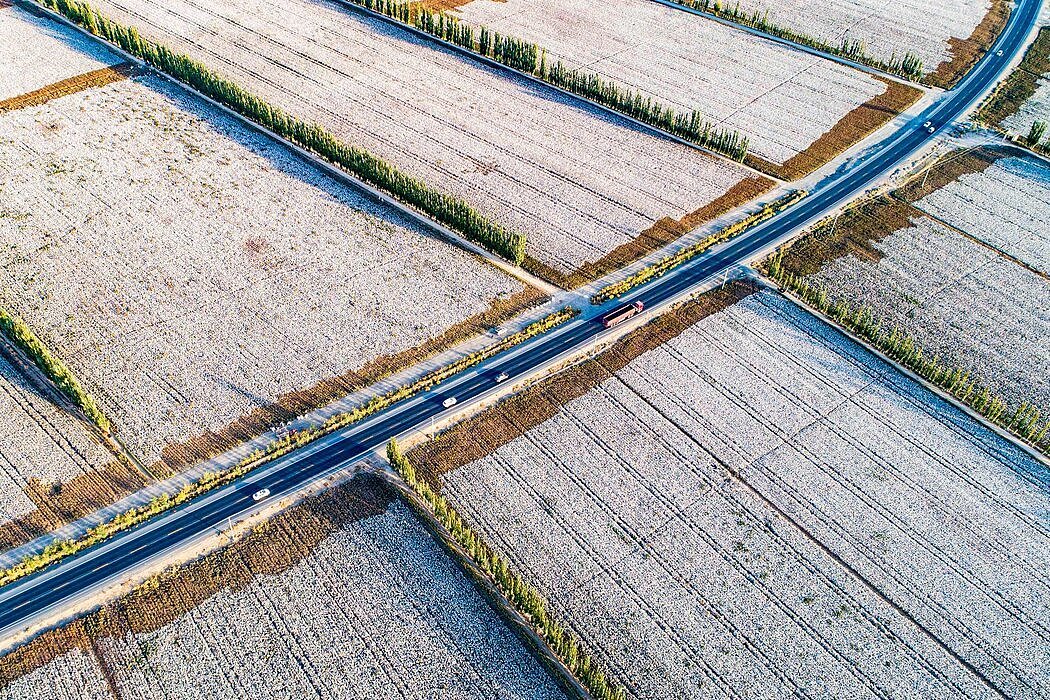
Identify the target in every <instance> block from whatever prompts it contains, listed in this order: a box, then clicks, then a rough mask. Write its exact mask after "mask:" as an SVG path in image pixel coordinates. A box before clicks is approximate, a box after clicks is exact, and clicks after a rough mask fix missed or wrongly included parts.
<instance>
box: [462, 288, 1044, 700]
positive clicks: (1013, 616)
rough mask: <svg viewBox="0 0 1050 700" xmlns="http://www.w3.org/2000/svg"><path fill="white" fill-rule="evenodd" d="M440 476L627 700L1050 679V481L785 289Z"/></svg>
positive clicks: (695, 330)
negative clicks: (794, 301)
mask: <svg viewBox="0 0 1050 700" xmlns="http://www.w3.org/2000/svg"><path fill="white" fill-rule="evenodd" d="M585 374H586V373H585ZM567 381H568V380H567ZM551 386H552V387H553V384H552V385H551ZM556 394H557V391H555V390H554V389H553V388H552V389H550V390H544V389H542V388H541V389H537V390H536V391H535V392H534V393H533V394H530V396H532V397H533V398H530V399H528V400H526V401H525V402H524V403H518V404H515V408H514V414H513V416H512V417H511V418H510V419H509V420H510V423H509V424H507V425H508V426H511V425H513V424H515V422H520V421H525V425H532V423H531V421H530V419H529V418H528V416H529V415H530V411H531V410H536V411H541V412H542V413H543V414H544V415H548V414H547V411H548V405H547V402H549V401H550V400H551V398H552V397H553V396H554V395H556ZM530 401H532V402H533V403H530ZM530 406H532V407H533V408H532V409H530V408H529V407H530ZM494 410H495V411H499V410H501V409H499V408H497V409H494ZM465 435H466V434H465ZM473 435H474V438H473V440H474V441H476V442H477V443H479V448H480V449H483V448H484V445H485V444H486V443H487V441H488V440H489V439H490V438H489V436H488V435H486V434H483V433H478V432H476V431H475V432H474V433H473ZM505 439H506V435H503V436H502V437H500V438H499V441H500V442H503V440H505ZM457 440H458V438H457V439H456V440H453V443H454V444H458V443H457ZM468 442H469V440H468ZM442 483H443V485H444V487H445V489H446V493H447V494H448V495H449V496H450V497H451V499H452V500H453V502H454V503H455V505H456V506H457V508H458V509H459V511H460V512H461V514H463V515H464V516H465V517H466V518H467V520H468V521H469V522H471V523H472V524H474V525H476V526H477V527H478V528H480V529H481V530H482V531H483V532H484V533H485V536H486V537H487V538H488V539H490V541H492V542H493V543H494V544H495V546H496V547H497V549H500V550H502V551H503V552H505V553H507V554H508V555H509V556H510V557H511V558H512V559H513V560H514V562H515V564H516V565H517V567H519V569H520V570H521V571H523V572H524V573H525V575H526V577H527V578H528V579H529V580H531V581H533V582H535V583H536V584H537V585H539V587H540V588H541V589H542V590H543V592H544V593H545V594H546V595H547V596H548V598H549V599H550V600H552V601H553V604H554V606H555V607H556V608H557V609H558V611H559V612H560V613H561V614H563V615H564V616H565V617H566V618H567V619H568V620H570V621H571V624H572V625H573V626H574V627H575V628H576V629H577V630H578V631H579V633H580V634H581V635H582V636H583V637H584V638H585V640H586V641H587V643H588V644H589V645H590V646H591V647H592V648H593V649H595V650H597V651H598V653H599V655H600V656H601V657H602V658H603V659H604V660H605V661H606V662H607V663H608V664H610V665H611V667H612V668H613V670H614V671H615V672H616V674H617V676H618V677H619V678H620V679H623V680H624V681H626V683H627V685H628V687H629V694H630V695H631V696H632V697H638V698H664V697H697V696H718V697H723V696H724V697H771V698H779V697H786V696H788V695H793V696H800V697H847V696H848V697H858V698H859V697H927V698H933V697H936V698H948V697H993V696H994V695H993V692H992V691H991V690H990V684H994V685H995V686H997V687H999V688H1001V689H1003V691H1004V692H1005V693H1006V695H1007V696H1010V697H1038V696H1042V695H1045V694H1047V692H1048V690H1050V688H1048V686H1047V678H1048V670H1050V652H1048V649H1050V646H1048V644H1047V640H1048V639H1050V630H1048V629H1047V624H1046V620H1047V619H1048V612H1050V585H1048V581H1047V576H1046V572H1047V570H1048V568H1047V565H1048V564H1050V558H1048V555H1047V552H1048V551H1050V548H1048V547H1047V545H1048V540H1050V533H1048V528H1047V520H1046V513H1047V508H1048V505H1050V498H1048V495H1047V489H1048V483H1047V479H1046V474H1045V470H1044V469H1043V468H1042V467H1041V466H1040V465H1038V464H1037V463H1035V462H1033V461H1032V460H1030V459H1029V458H1027V457H1026V456H1025V455H1024V454H1023V453H1021V452H1019V451H1018V450H1016V449H1014V448H1012V447H1011V446H1010V445H1009V444H1007V443H1005V442H1003V441H1002V440H1001V439H999V438H998V437H997V436H995V435H994V434H993V433H990V432H988V431H986V430H984V429H983V428H981V427H980V426H979V425H976V424H975V423H973V422H972V421H971V420H969V419H968V418H966V417H965V416H963V415H962V414H960V413H959V412H957V411H956V410H954V409H952V408H951V407H950V406H948V405H946V404H945V403H943V402H942V401H941V400H939V399H937V398H935V397H934V396H932V395H930V394H929V393H928V392H926V391H925V390H924V389H922V388H920V387H918V386H916V385H915V384H914V383H912V382H910V381H908V380H904V379H903V378H901V377H900V376H899V375H897V374H895V372H894V371H893V370H892V369H891V368H889V367H888V366H886V365H885V364H883V363H882V362H881V361H879V360H877V359H876V358H874V357H873V356H872V355H870V354H869V353H868V352H867V351H865V350H863V349H862V348H861V347H859V346H857V345H855V344H853V343H852V342H849V341H847V340H845V339H844V338H842V337H841V336H840V335H839V334H838V333H836V332H835V331H832V330H831V329H830V328H828V327H827V326H825V325H824V324H822V323H820V322H819V321H817V320H816V319H814V318H812V317H811V316H809V315H808V314H806V313H804V312H802V311H800V310H798V309H797V308H795V307H794V306H792V305H791V304H790V303H789V302H787V301H785V300H783V299H782V298H780V297H778V296H776V295H774V294H771V293H760V294H757V295H754V296H751V297H748V298H746V299H745V300H744V301H741V302H739V303H738V304H736V305H735V306H732V307H730V308H729V309H728V310H726V311H723V312H721V313H718V314H715V315H712V316H709V317H708V318H706V319H704V320H702V321H700V322H698V323H696V324H695V325H694V326H692V327H690V328H687V329H685V330H684V331H682V332H681V333H680V335H678V336H677V337H675V338H674V339H673V340H671V341H669V342H667V343H665V344H664V345H661V346H659V347H658V348H657V349H654V350H650V351H648V352H646V353H645V354H642V355H641V356H640V357H638V358H637V359H635V360H633V361H631V362H630V363H629V364H628V365H626V367H624V368H623V369H622V370H619V371H617V372H616V373H615V375H614V376H611V377H609V378H607V379H605V380H603V381H601V383H600V384H598V385H597V386H596V387H595V388H594V389H593V390H591V391H590V392H588V393H586V394H585V395H583V396H581V397H580V398H578V399H575V400H573V401H570V402H569V403H568V404H565V405H562V406H561V407H560V408H558V409H557V410H556V411H555V412H554V413H553V415H552V417H550V418H549V419H547V420H545V421H544V422H542V423H540V424H538V425H536V426H535V427H533V428H531V429H529V430H528V431H527V432H526V433H525V434H524V435H523V436H521V437H518V438H516V439H511V440H510V441H509V442H505V444H502V446H501V447H498V449H496V450H495V451H494V452H492V453H491V454H490V455H489V456H487V457H484V458H482V459H480V460H478V461H475V462H473V463H470V464H467V465H466V466H463V467H461V468H459V469H458V470H456V471H453V472H450V473H447V474H446V475H445V476H444V477H442ZM897 606H899V607H897ZM963 662H965V663H968V664H971V665H972V666H973V667H974V668H975V669H976V672H973V671H971V670H969V669H968V668H967V666H966V665H964V663H963Z"/></svg>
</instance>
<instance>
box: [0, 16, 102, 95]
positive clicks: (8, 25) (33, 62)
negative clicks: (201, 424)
mask: <svg viewBox="0 0 1050 700" xmlns="http://www.w3.org/2000/svg"><path fill="white" fill-rule="evenodd" d="M119 62H120V59H118V58H117V57H116V56H115V55H114V54H113V53H111V52H109V51H107V50H106V49H105V48H103V47H102V46H100V45H99V44H98V43H97V42H95V41H92V40H90V39H88V38H86V37H84V36H82V35H81V34H79V33H77V32H74V31H72V30H70V29H67V28H65V27H63V26H61V25H59V24H57V23H55V22H51V21H50V20H47V19H42V18H40V17H37V16H36V15H33V14H31V13H29V12H26V11H25V10H23V9H22V8H20V7H17V6H8V7H0V100H3V99H7V98H9V97H17V96H18V95H24V94H26V93H27V92H33V91H34V90H39V89H40V88H42V87H45V86H47V85H50V84H52V83H57V82H58V81H60V80H64V79H66V78H72V77H73V76H76V75H80V74H82V73H88V72H90V71H93V70H98V69H99V68H105V67H106V66H110V65H113V64H115V63H119Z"/></svg>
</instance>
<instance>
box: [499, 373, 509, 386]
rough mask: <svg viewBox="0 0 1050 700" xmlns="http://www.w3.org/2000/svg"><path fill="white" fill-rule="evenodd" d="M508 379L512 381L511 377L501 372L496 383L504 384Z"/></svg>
mask: <svg viewBox="0 0 1050 700" xmlns="http://www.w3.org/2000/svg"><path fill="white" fill-rule="evenodd" d="M508 379H510V375H509V374H507V373H506V372H500V373H499V374H497V375H496V383H497V384H502V383H503V382H505V381H507V380H508Z"/></svg>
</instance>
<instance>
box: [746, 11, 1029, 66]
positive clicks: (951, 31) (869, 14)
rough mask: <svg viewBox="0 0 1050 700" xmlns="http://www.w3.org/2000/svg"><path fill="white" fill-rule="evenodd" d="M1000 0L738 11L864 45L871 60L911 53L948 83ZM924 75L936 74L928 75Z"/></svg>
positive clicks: (975, 49) (977, 47)
mask: <svg viewBox="0 0 1050 700" xmlns="http://www.w3.org/2000/svg"><path fill="white" fill-rule="evenodd" d="M1007 7H1008V3H1006V2H1004V1H1003V0H934V1H933V2H930V1H929V0H830V2H826V1H818V0H778V1H777V2H772V1H771V0H745V1H744V2H741V3H740V9H741V11H746V12H751V11H755V10H757V11H759V12H764V13H767V16H768V19H769V21H770V22H773V23H775V24H777V25H780V26H783V27H786V28H788V29H792V30H794V31H798V32H804V33H806V34H809V35H811V36H814V37H816V38H818V39H822V40H824V41H827V42H828V43H831V44H839V43H840V42H841V41H842V40H843V39H847V40H857V41H861V42H863V43H864V45H865V47H866V49H867V50H868V52H869V53H871V54H872V55H874V56H875V57H876V58H880V59H882V60H889V59H890V58H892V57H893V56H894V55H896V57H897V58H901V57H902V56H904V55H905V54H906V53H909V52H910V53H913V54H915V55H916V56H917V57H918V58H919V59H920V60H921V61H922V64H923V68H924V70H925V71H926V73H927V74H928V76H927V79H932V80H933V82H935V83H938V84H942V85H944V84H950V83H951V82H953V81H954V80H955V79H957V78H959V77H961V76H962V74H963V73H965V71H966V69H967V68H968V67H969V65H970V64H971V63H972V61H974V60H976V59H977V58H979V57H980V55H981V53H983V51H984V49H985V48H987V46H988V45H989V44H990V43H991V40H992V39H994V38H995V36H996V35H998V33H999V31H1000V30H1001V28H1002V26H1003V24H1004V23H1005V17H1006V14H1005V13H1006V9H1007ZM929 74H936V77H934V78H931V77H930V75H929Z"/></svg>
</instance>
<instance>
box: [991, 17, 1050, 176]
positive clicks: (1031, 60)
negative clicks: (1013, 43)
mask: <svg viewBox="0 0 1050 700" xmlns="http://www.w3.org/2000/svg"><path fill="white" fill-rule="evenodd" d="M1048 76H1050V27H1043V28H1042V29H1040V30H1039V34H1038V36H1036V39H1035V41H1034V42H1033V43H1032V45H1031V46H1029V47H1028V50H1027V51H1025V54H1024V58H1022V59H1021V63H1020V65H1018V66H1017V68H1016V69H1015V70H1014V71H1013V72H1012V73H1010V75H1009V76H1007V78H1006V80H1004V81H1003V82H1002V83H1000V84H999V86H998V87H997V88H996V89H995V91H994V92H993V93H992V94H991V95H990V96H989V97H988V99H987V100H985V102H984V104H982V105H981V108H980V109H979V110H978V112H977V121H979V122H982V123H984V124H986V125H988V126H990V127H992V128H994V129H997V130H998V131H1000V132H1002V133H1004V134H1006V135H1007V136H1008V137H1009V138H1010V140H1011V141H1013V142H1014V143H1016V144H1018V145H1020V146H1023V147H1027V148H1030V149H1032V150H1033V151H1036V152H1037V153H1042V154H1044V155H1050V136H1047V121H1046V119H1036V120H1035V121H1034V122H1033V123H1032V124H1031V126H1030V127H1029V130H1028V133H1027V134H1024V133H1014V132H1012V131H1011V130H1010V129H1009V128H1007V127H1006V126H1005V125H1004V124H1003V122H1004V121H1006V120H1007V119H1009V118H1010V117H1012V116H1014V115H1015V114H1017V113H1018V112H1019V111H1020V110H1021V108H1022V107H1023V106H1024V104H1025V103H1026V102H1028V100H1030V99H1032V98H1033V97H1034V96H1035V95H1036V93H1037V92H1038V90H1039V86H1040V84H1041V83H1042V81H1044V80H1046V79H1047V77H1048ZM1046 117H1047V119H1050V114H1047V115H1046ZM1044 137H1046V138H1045V140H1044Z"/></svg>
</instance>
